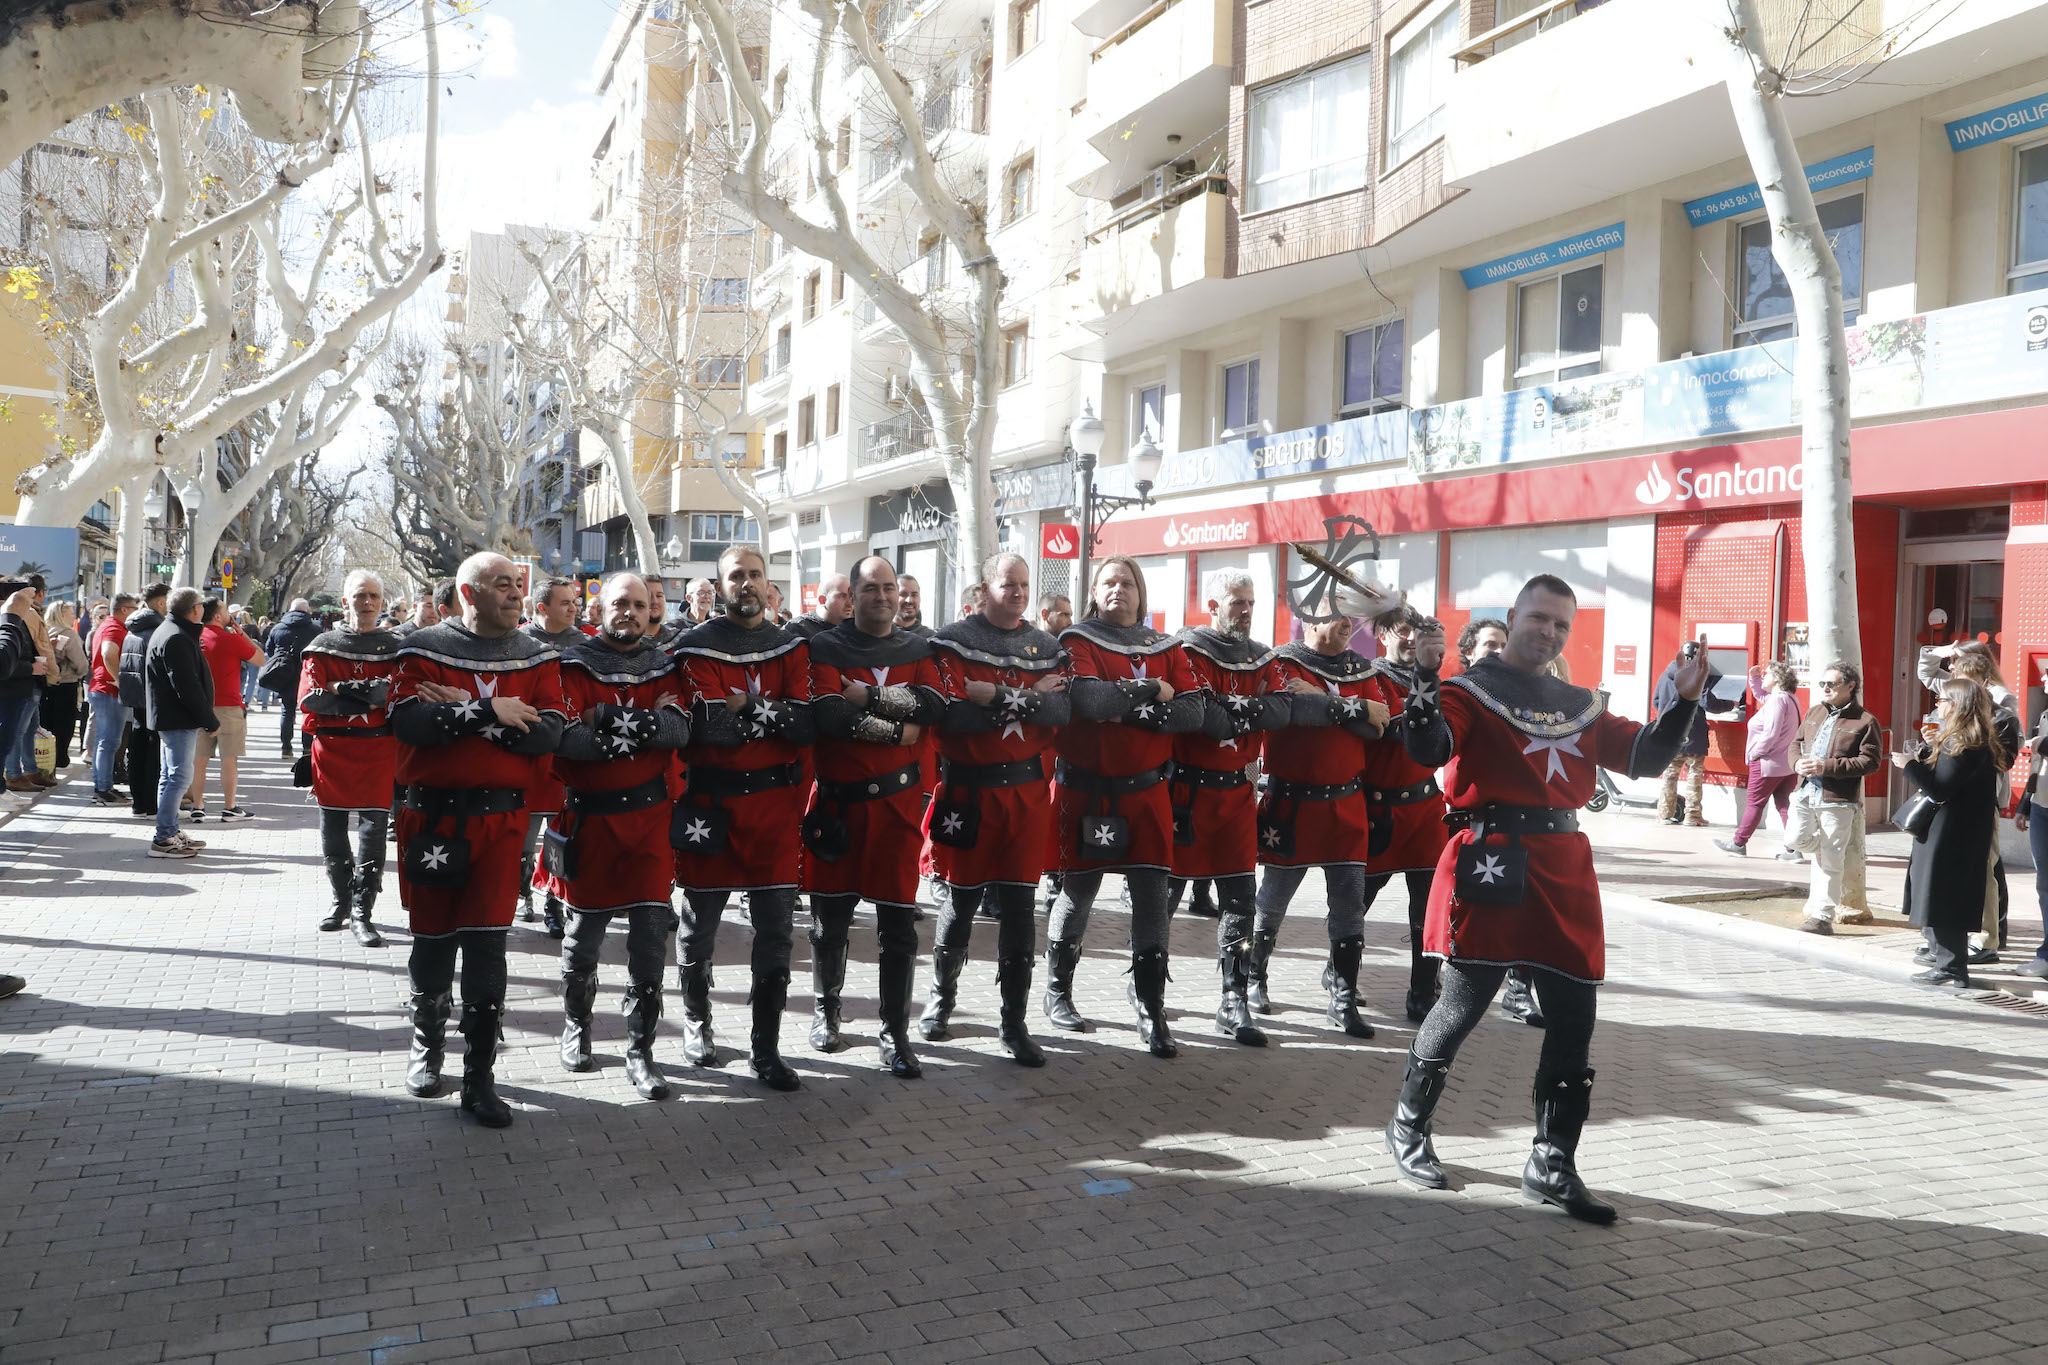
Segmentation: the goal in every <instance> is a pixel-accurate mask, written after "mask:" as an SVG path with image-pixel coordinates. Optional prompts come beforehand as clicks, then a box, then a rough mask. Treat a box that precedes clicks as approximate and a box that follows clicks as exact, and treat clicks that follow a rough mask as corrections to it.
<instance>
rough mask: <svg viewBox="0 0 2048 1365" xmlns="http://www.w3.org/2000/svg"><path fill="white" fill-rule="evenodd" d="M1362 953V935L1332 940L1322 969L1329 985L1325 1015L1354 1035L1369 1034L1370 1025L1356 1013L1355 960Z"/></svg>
mask: <svg viewBox="0 0 2048 1365" xmlns="http://www.w3.org/2000/svg"><path fill="white" fill-rule="evenodd" d="M1364 956H1365V939H1364V937H1363V936H1360V935H1353V936H1352V937H1350V938H1340V939H1336V940H1333V941H1332V942H1331V944H1330V966H1329V970H1328V971H1327V972H1325V973H1324V978H1325V980H1326V981H1327V982H1328V983H1329V987H1330V1007H1329V1010H1328V1015H1327V1017H1328V1018H1329V1021H1330V1022H1331V1023H1332V1024H1335V1025H1336V1026H1337V1027H1338V1028H1340V1029H1343V1030H1344V1032H1345V1033H1346V1034H1347V1035H1348V1036H1350V1037H1353V1038H1370V1037H1372V1025H1371V1024H1368V1023H1366V1022H1365V1020H1363V1019H1361V1018H1359V1017H1358V1005H1359V994H1358V963H1359V959H1361V958H1362V957H1364Z"/></svg>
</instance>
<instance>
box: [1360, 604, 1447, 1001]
mask: <svg viewBox="0 0 2048 1365" xmlns="http://www.w3.org/2000/svg"><path fill="white" fill-rule="evenodd" d="M1373 629H1374V631H1375V632H1376V633H1377V634H1378V636H1379V642H1380V656H1379V658H1377V659H1375V660H1373V665H1372V672H1373V695H1374V696H1376V697H1377V698H1378V699H1379V700H1380V701H1381V702H1383V703H1384V704H1385V705H1386V707H1387V710H1388V711H1389V712H1391V713H1392V714H1393V715H1394V716H1395V717H1397V718H1398V717H1399V716H1400V715H1401V712H1402V709H1403V708H1404V707H1406V706H1407V705H1408V694H1409V693H1410V692H1413V691H1414V690H1415V647H1416V644H1417V642H1418V641H1420V640H1423V639H1425V638H1427V637H1429V636H1433V635H1434V636H1440V635H1442V634H1443V633H1444V628H1443V623H1442V622H1441V621H1438V620H1436V619H1435V618H1434V617H1429V616H1424V615H1423V614H1422V613H1421V612H1419V611H1417V610H1416V609H1415V608H1413V607H1410V606H1405V605H1404V606H1400V607H1396V608H1394V609H1393V610H1392V611H1390V612H1387V613H1386V614H1384V615H1382V616H1380V617H1379V618H1378V619H1377V620H1375V621H1374V622H1373ZM1436 643H1437V644H1438V645H1439V646H1440V645H1441V644H1442V641H1441V640H1439V641H1437V642H1436ZM1402 728H1403V727H1402V725H1401V722H1400V721H1399V720H1398V719H1396V721H1395V723H1394V725H1393V726H1391V727H1390V728H1389V731H1388V733H1386V734H1384V735H1382V736H1381V737H1380V738H1379V739H1377V740H1373V741H1370V742H1369V743H1367V744H1366V746H1365V770H1364V778H1365V799H1366V803H1367V809H1368V811H1369V812H1370V817H1369V837H1368V840H1367V844H1366V860H1365V908H1366V909H1367V910H1368V911H1370V910H1371V909H1372V903H1373V902H1374V901H1375V900H1377V899H1378V898H1379V894H1380V892H1381V890H1382V889H1384V888H1385V887H1386V885H1387V883H1388V882H1390V881H1392V880H1393V879H1394V878H1395V876H1396V875H1399V876H1400V877H1402V878H1403V879H1404V880H1405V881H1406V882H1407V885H1408V998H1407V1001H1406V1008H1407V1014H1408V1020H1409V1022H1410V1023H1415V1024H1419V1023H1421V1022H1422V1020H1423V1017H1424V1016H1425V1015H1427V1014H1428V1013H1429V1007H1430V1006H1431V1005H1432V1004H1434V1003H1435V1001H1436V971H1437V969H1436V962H1435V960H1434V959H1432V958H1429V957H1427V956H1425V955H1424V953H1423V951H1422V924H1423V919H1424V916H1425V913H1426V912H1427V911H1428V909H1429V888H1430V884H1431V883H1432V882H1433V881H1434V880H1435V879H1436V860H1437V858H1438V856H1439V855H1440V854H1442V852H1443V851H1444V841H1445V840H1446V839H1447V838H1449V837H1450V836H1449V835H1448V833H1447V832H1446V831H1445V829H1444V794H1443V789H1442V788H1441V787H1439V786H1437V784H1436V772H1435V770H1434V769H1430V768H1425V767H1423V766H1422V765H1421V764H1420V763H1417V762H1416V761H1415V760H1414V759H1412V758H1410V757H1408V749H1407V746H1406V745H1405V744H1403V743H1402V739H1401V730H1402Z"/></svg>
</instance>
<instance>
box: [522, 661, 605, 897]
mask: <svg viewBox="0 0 2048 1365" xmlns="http://www.w3.org/2000/svg"><path fill="white" fill-rule="evenodd" d="M520 629H521V630H523V631H525V632H526V633H527V634H528V635H531V636H532V637H533V638H534V639H536V640H538V641H540V642H541V643H542V644H544V645H546V646H547V647H548V648H550V649H552V650H554V651H556V652H557V653H559V654H561V655H562V656H564V657H567V656H568V653H569V648H570V646H572V645H578V644H581V643H583V641H585V640H587V639H588V638H590V636H589V632H586V631H582V630H565V631H562V632H561V633H559V634H556V635H550V634H548V633H547V632H546V631H544V630H542V629H541V628H540V623H539V622H537V621H529V622H527V623H526V624H525V625H523V626H521V627H520ZM561 808H562V779H561V778H560V777H559V776H557V775H556V773H555V761H554V759H553V758H549V759H548V760H547V761H546V762H545V763H544V764H543V765H542V768H541V775H540V780H539V781H538V782H535V783H534V784H533V786H532V787H530V788H528V789H527V793H526V813H527V814H528V815H529V816H533V815H553V814H554V813H555V812H556V811H558V810H560V809H561ZM534 884H535V885H536V886H538V885H539V884H540V883H539V882H538V881H536V882H535V883H534Z"/></svg>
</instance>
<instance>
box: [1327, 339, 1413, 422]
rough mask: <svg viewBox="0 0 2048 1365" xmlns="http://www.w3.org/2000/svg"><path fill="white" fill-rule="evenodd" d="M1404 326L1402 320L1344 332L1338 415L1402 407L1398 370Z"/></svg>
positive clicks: (1400, 363) (1402, 355) (1404, 343)
mask: <svg viewBox="0 0 2048 1365" xmlns="http://www.w3.org/2000/svg"><path fill="white" fill-rule="evenodd" d="M1406 333H1407V328H1406V326H1405V325H1404V324H1403V323H1402V321H1401V319H1399V318H1395V319H1394V320H1393V321H1392V322H1385V323H1381V324H1380V325H1379V326H1377V327H1361V328H1359V329H1358V330H1357V331H1355V332H1346V333H1345V334H1344V389H1343V404H1342V406H1340V407H1339V409H1338V414H1339V415H1340V416H1343V417H1360V416H1363V415H1365V414H1366V413H1372V412H1385V411H1387V410H1388V409H1390V408H1398V407H1400V406H1401V370H1402V361H1403V359H1404V352H1405V349H1406V345H1407V342H1406Z"/></svg>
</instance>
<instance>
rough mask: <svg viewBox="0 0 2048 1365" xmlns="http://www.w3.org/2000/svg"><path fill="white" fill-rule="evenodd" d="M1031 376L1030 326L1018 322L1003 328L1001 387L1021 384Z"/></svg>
mask: <svg viewBox="0 0 2048 1365" xmlns="http://www.w3.org/2000/svg"><path fill="white" fill-rule="evenodd" d="M1030 377H1031V326H1030V324H1029V323H1019V324H1017V325H1016V326H1015V327H1005V328H1004V329H1003V387H1005V388H1008V387H1009V386H1010V385H1012V384H1021V383H1023V382H1024V381H1025V380H1027V379H1029V378H1030Z"/></svg>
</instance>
